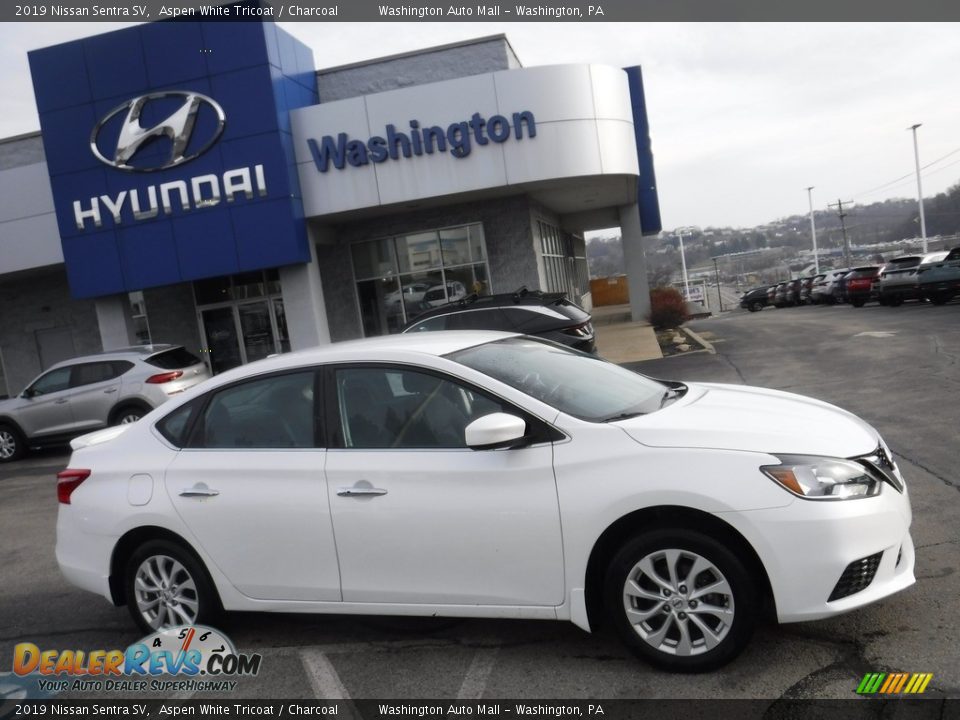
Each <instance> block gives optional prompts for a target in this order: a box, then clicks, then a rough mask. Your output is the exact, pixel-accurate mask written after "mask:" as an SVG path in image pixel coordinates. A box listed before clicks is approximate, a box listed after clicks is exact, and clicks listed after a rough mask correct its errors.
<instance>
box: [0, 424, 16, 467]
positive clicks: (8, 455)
mask: <svg viewBox="0 0 960 720" xmlns="http://www.w3.org/2000/svg"><path fill="white" fill-rule="evenodd" d="M16 454H17V437H16V435H14V434H13V431H11V430H7V429H6V428H4V429H2V430H0V460H12V459H13V457H14V456H15V455H16Z"/></svg>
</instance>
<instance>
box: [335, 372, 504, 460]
mask: <svg viewBox="0 0 960 720" xmlns="http://www.w3.org/2000/svg"><path fill="white" fill-rule="evenodd" d="M335 378H336V380H335V385H336V390H337V407H338V412H339V418H338V421H339V428H338V431H337V446H338V447H342V448H367V449H374V448H381V449H387V448H397V449H402V448H451V449H454V448H465V447H466V442H465V441H464V430H465V429H466V427H467V425H469V424H470V423H471V422H473V421H474V420H475V419H477V418H479V417H483V416H484V415H489V414H490V413H494V412H503V409H502V408H503V404H502V403H501V402H499V401H497V400H494V399H492V398H489V397H487V396H485V395H482V394H480V393H478V392H475V391H474V390H471V389H469V388H467V387H464V386H462V385H460V384H458V383H455V382H452V381H450V380H446V379H444V378H441V377H439V376H436V375H432V374H429V373H425V372H420V371H416V370H407V369H399V368H379V367H361V368H342V369H338V370H337V371H336V373H335Z"/></svg>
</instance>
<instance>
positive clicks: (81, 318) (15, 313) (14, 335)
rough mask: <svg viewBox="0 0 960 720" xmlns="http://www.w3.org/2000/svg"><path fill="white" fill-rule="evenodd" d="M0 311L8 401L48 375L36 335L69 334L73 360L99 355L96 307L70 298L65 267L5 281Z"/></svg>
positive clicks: (0, 286)
mask: <svg viewBox="0 0 960 720" xmlns="http://www.w3.org/2000/svg"><path fill="white" fill-rule="evenodd" d="M0 307H2V308H3V312H2V313H0V353H2V355H3V364H4V367H5V369H6V384H7V390H8V392H9V394H11V395H13V394H15V393H18V392H20V391H21V390H23V388H24V387H26V385H27V383H28V382H30V380H32V379H33V378H34V377H36V376H37V375H39V374H40V372H42V371H43V370H45V369H46V368H44V367H42V366H41V360H40V339H39V338H38V334H40V335H42V334H43V333H49V332H51V331H58V330H59V331H62V332H63V333H64V335H66V331H69V339H70V340H72V346H73V352H74V354H76V355H89V354H91V353H97V352H100V351H101V350H102V349H103V348H102V346H101V343H100V330H99V328H98V325H97V313H96V310H95V307H94V302H93V301H92V300H75V299H73V298H72V297H71V296H70V288H69V287H68V285H67V273H66V270H65V269H64V268H63V266H59V267H55V268H44V269H41V270H31V271H27V272H23V273H17V274H15V275H8V276H6V277H4V278H3V282H2V283H0ZM58 359H63V358H58ZM48 364H52V363H48ZM2 393H3V388H2V387H0V394H2Z"/></svg>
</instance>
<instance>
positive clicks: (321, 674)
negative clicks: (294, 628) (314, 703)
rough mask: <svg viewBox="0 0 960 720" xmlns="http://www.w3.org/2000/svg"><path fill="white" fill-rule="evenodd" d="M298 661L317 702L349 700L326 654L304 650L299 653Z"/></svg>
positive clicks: (314, 650)
mask: <svg viewBox="0 0 960 720" xmlns="http://www.w3.org/2000/svg"><path fill="white" fill-rule="evenodd" d="M300 660H301V662H303V669H304V670H305V671H306V673H307V679H308V680H309V681H310V687H312V688H313V694H314V696H315V697H316V698H317V699H318V700H349V699H350V693H348V692H347V689H346V688H345V687H344V686H343V683H342V682H340V676H339V675H337V671H336V670H334V668H333V665H332V664H331V663H330V660H329V659H328V658H327V656H326V654H324V653H323V652H321V651H320V650H316V649H314V648H304V649H303V650H301V651H300Z"/></svg>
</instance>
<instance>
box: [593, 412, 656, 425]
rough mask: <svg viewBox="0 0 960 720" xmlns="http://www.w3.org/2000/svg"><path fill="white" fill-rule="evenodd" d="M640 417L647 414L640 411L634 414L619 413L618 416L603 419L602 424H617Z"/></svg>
mask: <svg viewBox="0 0 960 720" xmlns="http://www.w3.org/2000/svg"><path fill="white" fill-rule="evenodd" d="M640 415H646V413H645V412H642V411H640V410H635V411H634V412H622V413H617V414H616V415H610V416H609V417H605V418H601V420H600V422H605V423H606V422H616V421H617V420H629V419H630V418H635V417H639V416H640Z"/></svg>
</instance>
